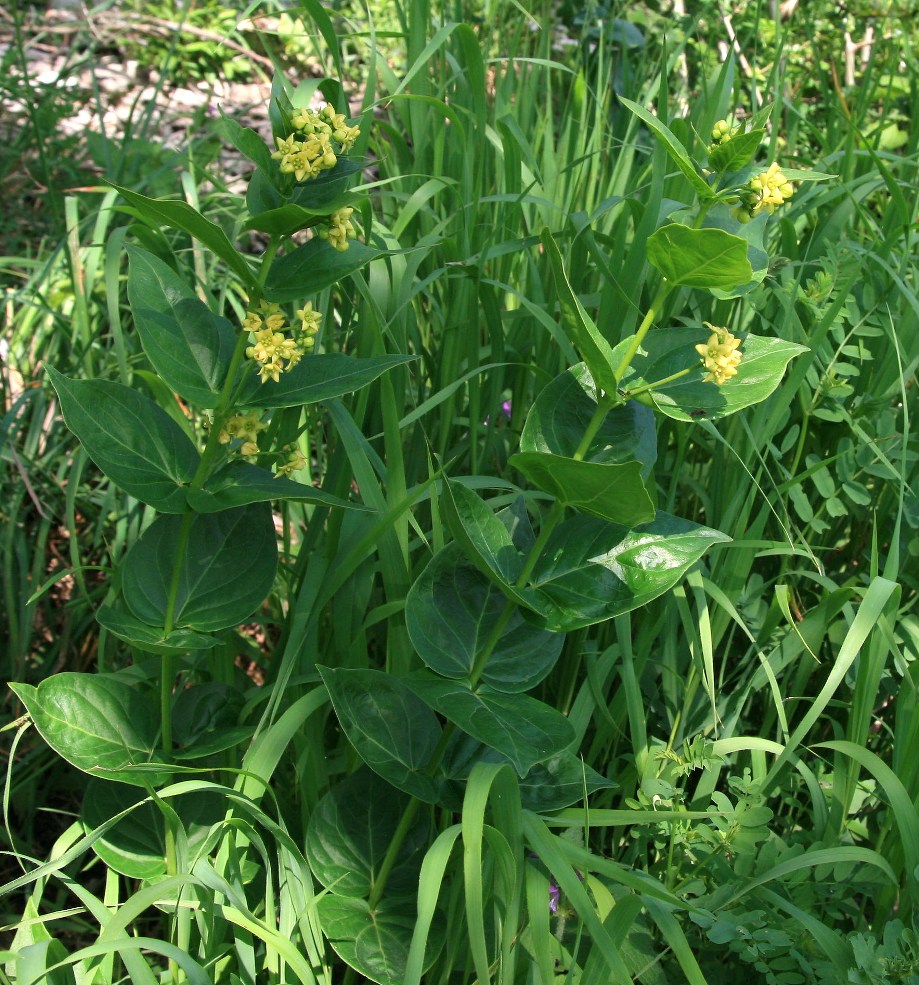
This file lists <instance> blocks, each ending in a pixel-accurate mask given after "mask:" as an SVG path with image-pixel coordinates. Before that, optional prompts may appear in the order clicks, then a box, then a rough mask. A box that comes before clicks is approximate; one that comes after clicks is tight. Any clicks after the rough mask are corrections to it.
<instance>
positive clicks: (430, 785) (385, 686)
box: [318, 667, 442, 804]
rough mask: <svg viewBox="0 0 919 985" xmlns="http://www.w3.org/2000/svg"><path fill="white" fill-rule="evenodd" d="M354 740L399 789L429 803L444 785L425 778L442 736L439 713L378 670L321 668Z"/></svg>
mask: <svg viewBox="0 0 919 985" xmlns="http://www.w3.org/2000/svg"><path fill="white" fill-rule="evenodd" d="M318 670H319V673H320V674H321V675H322V680H323V682H324V683H325V686H326V687H327V688H328V689H329V696H330V697H331V699H332V705H333V706H334V708H335V714H336V715H338V721H339V722H340V723H341V727H342V728H343V729H344V732H345V735H347V737H348V741H349V742H350V743H351V745H352V746H354V748H355V749H356V750H357V753H358V755H359V756H360V757H361V759H363V760H364V762H365V763H366V764H367V765H368V766H369V767H370V768H371V769H372V770H373V771H374V772H375V773H379V774H380V776H382V777H383V779H384V780H388V781H389V782H390V783H391V784H392V785H393V786H394V787H398V788H399V789H400V790H404V791H405V792H406V793H408V794H411V795H412V796H413V797H417V798H418V799H419V800H423V801H425V803H428V804H435V803H437V800H438V797H439V791H438V785H437V784H436V783H435V782H434V780H433V778H432V777H431V776H430V775H428V774H427V773H425V772H424V771H425V769H426V768H427V766H428V765H429V763H430V761H431V756H432V755H433V753H434V750H435V749H436V748H437V744H438V742H439V741H440V737H441V733H442V730H441V727H440V725H439V724H438V722H437V718H436V717H435V716H434V713H433V712H432V711H431V710H430V709H429V708H428V707H427V705H425V704H424V702H423V701H422V700H421V699H420V698H418V697H417V696H416V695H415V694H413V693H412V691H410V690H409V689H408V688H407V687H406V686H405V685H404V684H403V683H402V682H401V681H400V680H399V679H398V678H396V677H393V676H392V675H390V674H385V673H383V672H382V671H378V670H344V669H341V668H339V669H332V668H331V667H318Z"/></svg>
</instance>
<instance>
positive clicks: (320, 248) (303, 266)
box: [264, 236, 386, 301]
mask: <svg viewBox="0 0 919 985" xmlns="http://www.w3.org/2000/svg"><path fill="white" fill-rule="evenodd" d="M385 253H386V251H385V250H378V249H376V248H374V247H372V246H366V245H365V244H364V243H357V242H354V241H352V242H351V243H350V244H349V246H348V249H347V250H342V251H341V252H339V251H338V250H336V249H335V247H334V246H331V245H330V244H329V243H327V242H326V241H325V240H324V239H320V238H319V237H318V236H317V237H316V238H315V239H311V240H310V241H309V242H308V243H305V244H304V245H303V246H298V247H297V249H295V250H294V251H293V253H288V254H287V255H286V256H282V257H281V258H280V259H278V260H275V262H274V263H273V264H272V265H271V270H270V271H269V273H268V279H267V280H266V282H265V290H264V293H265V297H266V298H267V299H268V300H269V301H305V300H306V299H307V298H309V297H310V296H311V295H313V294H316V293H318V292H319V291H323V290H325V288H327V287H331V286H332V285H333V284H337V283H338V282H339V281H340V280H344V278H345V277H348V276H350V275H351V274H353V273H355V272H356V271H358V270H360V269H361V267H363V266H364V265H365V264H368V263H370V261H371V260H376V259H377V257H381V256H384V255H385Z"/></svg>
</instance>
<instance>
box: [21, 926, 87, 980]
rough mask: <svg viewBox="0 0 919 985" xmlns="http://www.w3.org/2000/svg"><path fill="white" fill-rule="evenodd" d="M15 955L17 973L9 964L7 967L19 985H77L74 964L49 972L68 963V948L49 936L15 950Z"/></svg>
mask: <svg viewBox="0 0 919 985" xmlns="http://www.w3.org/2000/svg"><path fill="white" fill-rule="evenodd" d="M13 954H14V955H15V959H16V963H15V971H12V969H11V967H10V964H9V963H7V965H6V967H7V969H8V970H10V971H11V972H12V975H13V978H12V980H13V981H15V982H16V983H17V985H39V983H41V985H75V982H76V976H75V974H74V970H73V965H72V964H65V965H64V966H63V967H62V968H55V969H54V971H50V972H49V971H48V969H49V968H52V967H54V966H55V965H57V964H59V963H61V962H66V961H67V957H68V954H67V948H66V947H64V945H63V944H62V943H61V942H60V941H59V940H56V939H55V938H53V937H50V936H49V937H48V938H47V939H45V940H38V941H36V942H35V943H34V944H26V945H25V946H23V947H19V948H17V949H14V951H13ZM4 978H6V976H4ZM6 980H7V981H9V980H10V979H6Z"/></svg>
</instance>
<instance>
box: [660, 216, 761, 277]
mask: <svg viewBox="0 0 919 985" xmlns="http://www.w3.org/2000/svg"><path fill="white" fill-rule="evenodd" d="M648 263H650V264H651V266H652V267H655V268H656V269H657V270H659V271H660V272H661V273H662V274H663V276H664V278H665V279H666V280H667V282H668V283H669V284H671V285H672V286H673V287H717V288H720V289H721V290H731V289H732V288H734V287H737V286H738V285H740V284H746V283H747V281H749V280H750V279H751V278H752V276H753V268H752V267H751V266H750V261H749V260H748V259H747V243H746V241H745V240H743V239H741V238H740V237H739V236H733V235H731V234H730V233H726V232H724V230H722V229H694V228H692V227H691V226H684V225H681V224H680V223H678V222H672V223H670V224H669V225H666V226H661V228H660V229H658V230H656V231H655V232H654V233H652V234H651V235H650V236H649V237H648Z"/></svg>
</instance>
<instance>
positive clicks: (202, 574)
mask: <svg viewBox="0 0 919 985" xmlns="http://www.w3.org/2000/svg"><path fill="white" fill-rule="evenodd" d="M183 528H185V529H183ZM176 563H178V564H179V578H178V582H177V594H176V600H175V606H174V610H173V624H174V625H175V626H177V627H187V628H190V629H195V630H198V631H200V632H213V631H215V630H218V629H225V628H227V627H228V626H236V625H238V624H239V623H241V622H242V621H243V620H245V619H246V618H247V617H248V616H250V615H251V614H252V612H253V611H254V610H255V609H256V608H257V607H258V605H259V604H260V603H261V602H262V601H263V599H264V598H265V596H266V595H267V594H268V592H269V591H270V589H271V585H272V583H273V582H274V574H275V570H276V569H277V564H278V549H277V543H276V539H275V532H274V523H273V521H272V518H271V510H270V509H269V507H268V506H267V504H264V503H254V504H252V505H250V506H242V507H239V508H237V509H233V510H225V511H224V512H222V513H195V514H189V515H188V516H186V517H177V516H160V517H157V518H156V520H154V521H153V523H152V524H151V525H150V526H149V527H148V528H147V529H146V530H145V531H144V532H143V534H141V537H140V539H139V540H138V541H137V543H136V544H134V546H133V547H132V548H131V549H130V550H129V551H128V553H127V555H126V556H125V559H124V563H123V565H122V569H121V571H122V586H121V588H122V593H123V596H124V600H125V602H126V603H127V606H128V608H129V609H130V610H131V611H132V612H133V613H134V615H135V616H137V618H138V619H140V620H142V621H143V622H146V623H149V624H150V625H152V626H162V625H164V623H165V617H166V612H167V608H168V599H169V596H170V588H171V586H172V584H173V570H174V568H175V565H176Z"/></svg>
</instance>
